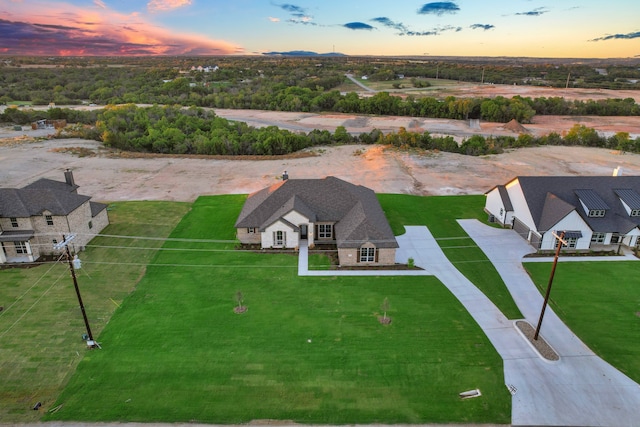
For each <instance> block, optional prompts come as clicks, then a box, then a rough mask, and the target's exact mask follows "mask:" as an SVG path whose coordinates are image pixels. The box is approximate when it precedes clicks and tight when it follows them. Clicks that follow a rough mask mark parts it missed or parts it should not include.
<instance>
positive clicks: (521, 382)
mask: <svg viewBox="0 0 640 427" xmlns="http://www.w3.org/2000/svg"><path fill="white" fill-rule="evenodd" d="M459 223H460V225H461V226H462V227H463V228H464V230H465V231H466V232H467V234H468V235H469V236H470V237H471V238H472V239H473V240H474V241H475V242H476V243H477V244H478V246H479V247H480V248H481V249H482V250H483V251H484V253H485V254H486V255H487V257H488V258H489V259H490V260H491V262H492V263H493V265H494V266H495V268H496V269H497V270H498V273H499V274H500V276H502V278H503V280H504V282H505V284H506V285H507V288H508V289H509V291H510V292H511V295H512V296H513V298H514V300H515V302H516V304H517V305H518V308H519V309H520V311H521V312H522V314H523V315H524V317H525V319H526V320H528V321H529V323H531V324H532V325H534V326H535V325H536V324H537V321H538V317H539V315H540V309H541V307H542V303H543V298H542V296H541V295H540V293H539V292H538V290H537V289H536V288H535V285H534V284H533V282H532V281H531V279H530V278H529V276H528V275H527V273H526V272H525V270H524V268H523V267H522V257H523V256H524V255H526V254H527V253H530V252H533V249H532V248H531V247H530V246H529V245H528V244H527V243H526V242H525V241H524V240H523V239H522V238H521V237H520V236H518V235H517V233H516V232H515V231H513V230H503V229H496V228H492V227H488V226H486V225H484V224H482V223H480V222H478V221H476V220H462V221H459ZM471 314H472V315H473V312H472V313H471ZM479 323H480V322H479ZM481 326H482V324H481ZM483 329H484V327H483ZM541 334H542V336H543V337H544V339H545V340H546V341H547V342H548V343H549V344H550V345H551V346H552V347H553V348H554V349H555V350H556V352H557V353H558V354H559V355H560V360H559V361H557V362H547V361H545V360H543V359H541V358H539V357H537V356H534V357H520V358H510V357H505V354H503V351H504V349H503V348H501V347H498V346H497V347H496V349H497V350H498V352H499V353H500V354H501V355H503V358H504V372H505V382H506V383H507V384H510V385H512V386H513V387H514V388H515V390H516V392H515V394H514V395H513V409H512V424H513V425H566V426H638V425H640V386H639V385H638V384H637V383H635V382H634V381H632V380H631V379H629V378H628V377H627V376H625V375H623V374H622V373H621V372H620V371H618V370H617V369H615V368H613V367H612V366H611V365H609V364H608V363H606V362H605V361H604V360H602V359H600V358H599V357H597V356H596V355H595V354H594V353H593V352H592V351H591V350H590V349H589V348H588V347H587V346H586V345H584V343H582V341H580V339H579V338H578V337H576V336H575V335H574V334H573V333H572V332H571V331H570V330H569V328H568V327H567V326H566V325H565V324H564V323H563V322H562V321H561V320H560V319H559V318H558V316H557V315H556V314H555V313H554V312H553V310H552V309H550V308H547V311H546V312H545V317H544V323H543V326H542V329H541ZM514 344H515V343H514ZM527 344H528V343H527ZM516 345H517V344H516Z"/></svg>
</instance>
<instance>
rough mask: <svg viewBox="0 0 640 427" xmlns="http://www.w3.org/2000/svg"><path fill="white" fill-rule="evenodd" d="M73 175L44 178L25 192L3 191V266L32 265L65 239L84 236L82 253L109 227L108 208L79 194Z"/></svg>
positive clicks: (0, 209) (80, 244)
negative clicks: (8, 264)
mask: <svg viewBox="0 0 640 427" xmlns="http://www.w3.org/2000/svg"><path fill="white" fill-rule="evenodd" d="M77 189H78V186H77V185H76V184H75V182H74V180H73V174H72V172H71V171H69V170H67V171H66V172H65V181H64V182H60V181H54V180H51V179H46V178H41V179H39V180H37V181H35V182H33V183H31V184H29V185H27V186H25V187H23V188H0V243H1V244H2V248H1V249H2V252H0V263H5V262H31V261H35V260H36V259H38V258H39V256H41V255H47V254H50V253H52V252H53V249H52V246H53V244H55V243H54V242H57V241H60V240H61V239H62V236H63V235H68V234H70V233H83V236H79V237H78V238H77V239H76V244H75V246H76V247H77V249H82V248H83V247H84V245H86V243H88V241H89V240H90V238H91V235H92V234H95V233H98V232H100V231H101V230H102V229H103V228H104V227H105V226H106V225H107V224H108V223H109V219H108V215H107V210H106V208H107V205H105V204H103V203H96V202H92V201H91V197H89V196H83V195H80V194H78V193H77Z"/></svg>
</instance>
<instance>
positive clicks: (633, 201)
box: [485, 176, 640, 251]
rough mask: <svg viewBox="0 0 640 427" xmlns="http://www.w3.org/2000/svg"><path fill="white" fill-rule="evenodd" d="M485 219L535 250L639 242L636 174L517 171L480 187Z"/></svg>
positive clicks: (639, 190)
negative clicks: (559, 243) (559, 238)
mask: <svg viewBox="0 0 640 427" xmlns="http://www.w3.org/2000/svg"><path fill="white" fill-rule="evenodd" d="M485 195H486V197H487V200H486V204H485V211H486V212H487V213H488V214H489V215H490V218H489V219H490V221H494V222H497V223H499V224H501V225H502V226H504V227H511V228H513V229H514V230H515V231H517V232H518V234H520V235H521V236H522V237H523V238H525V239H526V240H527V241H529V243H531V245H532V246H533V247H534V248H536V249H539V250H554V249H555V248H556V239H555V237H554V236H553V232H556V233H560V232H562V231H564V232H565V240H567V246H568V249H571V250H576V251H579V250H612V249H617V248H618V247H619V246H620V245H624V246H629V247H636V246H637V247H640V237H639V236H640V176H546V177H543V176H519V177H516V178H514V179H512V180H511V181H509V182H508V183H507V184H505V185H498V186H496V187H494V188H492V189H491V190H489V191H488V192H486V193H485Z"/></svg>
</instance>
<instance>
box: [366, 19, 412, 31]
mask: <svg viewBox="0 0 640 427" xmlns="http://www.w3.org/2000/svg"><path fill="white" fill-rule="evenodd" d="M371 21H373V22H377V23H379V24H382V25H384V26H385V27H389V28H393V29H394V30H398V31H400V32H401V33H406V32H407V31H409V30H408V28H407V27H406V26H405V25H404V24H403V23H402V22H394V21H392V20H391V19H389V18H387V17H384V16H381V17H379V18H373V19H372V20H371Z"/></svg>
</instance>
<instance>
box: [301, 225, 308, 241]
mask: <svg viewBox="0 0 640 427" xmlns="http://www.w3.org/2000/svg"><path fill="white" fill-rule="evenodd" d="M308 237H309V236H308V229H307V224H303V225H301V226H300V238H301V239H303V240H306V239H307V238H308Z"/></svg>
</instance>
